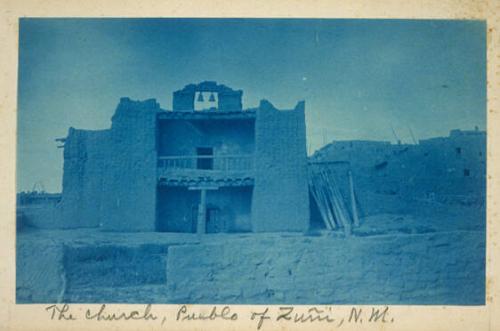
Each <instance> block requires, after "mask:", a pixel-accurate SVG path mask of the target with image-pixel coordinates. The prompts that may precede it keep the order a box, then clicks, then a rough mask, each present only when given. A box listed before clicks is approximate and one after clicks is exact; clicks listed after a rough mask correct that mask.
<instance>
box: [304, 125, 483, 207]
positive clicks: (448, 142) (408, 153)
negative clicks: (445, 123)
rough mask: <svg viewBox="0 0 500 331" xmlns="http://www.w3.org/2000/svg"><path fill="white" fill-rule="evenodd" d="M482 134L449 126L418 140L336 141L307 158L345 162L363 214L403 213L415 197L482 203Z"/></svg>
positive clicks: (456, 202) (448, 201) (452, 201)
mask: <svg viewBox="0 0 500 331" xmlns="http://www.w3.org/2000/svg"><path fill="white" fill-rule="evenodd" d="M485 149H486V134H485V133H484V132H480V131H460V130H453V131H452V132H451V133H450V136H449V137H438V138H432V139H426V140H421V141H420V143H419V144H417V145H391V144H388V143H387V142H372V141H352V142H350V141H339V142H334V143H332V144H330V145H328V146H326V147H325V148H323V149H321V150H320V151H318V152H317V153H315V155H314V156H313V157H312V158H311V159H312V160H321V161H348V162H349V163H350V165H351V169H352V172H353V175H354V186H355V190H356V194H357V198H358V199H359V202H360V208H362V209H363V215H365V216H366V215H371V214H376V213H378V212H392V213H399V212H401V208H400V207H401V206H403V205H407V204H409V205H411V204H412V203H414V201H415V200H421V199H426V200H432V201H436V202H443V203H447V204H454V205H457V204H474V205H477V206H478V207H482V206H484V203H485V193H486V153H485V152H486V151H485Z"/></svg>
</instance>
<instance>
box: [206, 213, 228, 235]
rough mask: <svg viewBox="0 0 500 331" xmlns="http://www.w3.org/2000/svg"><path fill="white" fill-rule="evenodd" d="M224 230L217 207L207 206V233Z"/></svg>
mask: <svg viewBox="0 0 500 331" xmlns="http://www.w3.org/2000/svg"><path fill="white" fill-rule="evenodd" d="M219 232H225V226H224V220H223V219H222V217H221V215H220V209H219V208H217V207H208V208H207V233H219Z"/></svg>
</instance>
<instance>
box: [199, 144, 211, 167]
mask: <svg viewBox="0 0 500 331" xmlns="http://www.w3.org/2000/svg"><path fill="white" fill-rule="evenodd" d="M196 154H197V155H198V158H197V168H198V169H204V170H211V169H213V168H214V159H213V155H214V149H213V148H211V147H198V148H197V149H196Z"/></svg>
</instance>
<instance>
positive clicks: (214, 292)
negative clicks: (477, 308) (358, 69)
mask: <svg viewBox="0 0 500 331" xmlns="http://www.w3.org/2000/svg"><path fill="white" fill-rule="evenodd" d="M260 236H263V235H260ZM484 245H485V233H484V232H458V231H457V232H443V233H433V234H418V235H402V234H401V235H385V236H375V237H362V238H360V237H351V238H348V239H345V238H331V237H288V238H284V237H281V238H279V237H267V238H266V237H259V235H256V236H254V237H252V238H248V239H240V240H234V241H228V242H226V243H217V242H213V243H208V242H207V243H206V244H204V245H183V246H172V247H170V248H169V251H168V262H167V287H168V299H169V302H174V303H232V304H264V303H265V304H285V303H286V304H440V305H462V304H465V305H481V304H484V302H485V249H484V247H485V246H484Z"/></svg>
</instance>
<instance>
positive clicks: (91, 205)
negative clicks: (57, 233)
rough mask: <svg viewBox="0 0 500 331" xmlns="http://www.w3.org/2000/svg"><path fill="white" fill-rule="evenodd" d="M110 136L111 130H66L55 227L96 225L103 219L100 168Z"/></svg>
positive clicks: (101, 168)
mask: <svg viewBox="0 0 500 331" xmlns="http://www.w3.org/2000/svg"><path fill="white" fill-rule="evenodd" d="M109 137H110V130H100V131H90V130H76V129H74V128H70V129H69V132H68V136H67V138H66V142H65V144H64V173H63V190H62V199H61V203H60V204H59V206H58V207H59V209H60V215H61V220H60V222H58V223H60V226H58V227H60V228H82V227H97V226H99V224H100V222H102V218H101V216H102V215H101V210H102V206H101V204H102V198H103V196H102V191H103V169H105V168H106V166H107V162H108V160H107V155H108V150H109V149H110V147H109Z"/></svg>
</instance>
